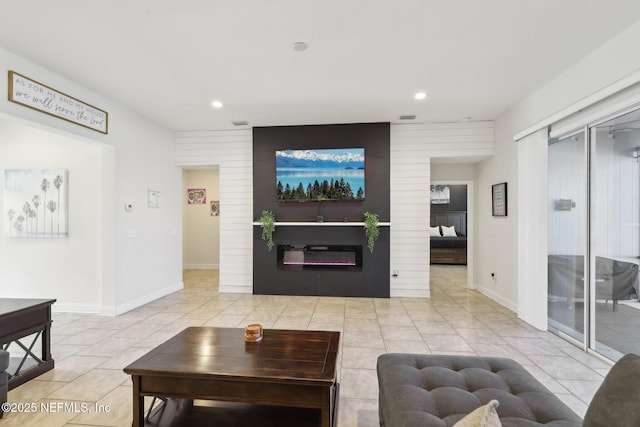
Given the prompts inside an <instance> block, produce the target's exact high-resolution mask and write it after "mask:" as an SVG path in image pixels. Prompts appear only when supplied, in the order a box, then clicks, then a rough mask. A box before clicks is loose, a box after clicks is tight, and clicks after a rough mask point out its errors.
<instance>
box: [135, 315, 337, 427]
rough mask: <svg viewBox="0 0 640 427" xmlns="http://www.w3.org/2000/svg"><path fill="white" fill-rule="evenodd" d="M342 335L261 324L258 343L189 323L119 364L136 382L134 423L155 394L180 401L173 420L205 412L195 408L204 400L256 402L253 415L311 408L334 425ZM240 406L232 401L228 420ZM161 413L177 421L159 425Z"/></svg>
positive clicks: (239, 332) (326, 426) (235, 332)
mask: <svg viewBox="0 0 640 427" xmlns="http://www.w3.org/2000/svg"><path fill="white" fill-rule="evenodd" d="M339 340H340V332H329V331H298V330H277V329H265V330H264V338H263V340H262V341H261V342H258V343H245V341H244V329H235V328H213V327H210V328H208V327H193V328H187V329H185V330H184V331H182V332H180V333H179V334H178V335H176V336H174V337H173V338H171V339H169V340H168V341H167V342H165V343H163V344H161V345H159V346H158V347H156V348H155V349H153V350H151V351H150V352H149V353H147V354H146V355H144V356H142V357H141V358H140V359H138V360H136V361H135V362H133V363H131V364H130V365H129V366H127V367H126V368H124V372H126V373H127V374H130V375H131V377H132V380H133V425H134V426H144V425H145V419H144V413H143V411H144V396H158V397H163V398H169V399H170V402H171V401H172V400H173V399H179V400H176V401H174V402H179V403H178V404H175V403H174V404H173V406H172V409H171V410H169V411H165V412H168V413H169V412H170V413H171V414H170V415H171V418H174V419H180V418H181V419H184V420H188V419H189V417H190V416H195V415H193V413H196V412H197V416H198V417H200V416H204V415H203V414H204V413H205V412H206V410H207V408H206V407H204V406H195V407H194V405H193V400H194V399H202V400H215V401H226V402H243V403H246V404H251V405H254V406H256V405H259V406H257V408H258V409H255V408H253V409H250V410H247V411H246V412H247V413H249V414H251V416H254V417H255V416H256V414H260V413H262V412H261V411H262V410H263V409H264V408H269V407H265V406H262V405H271V406H272V407H274V408H277V409H278V410H280V411H282V410H283V409H284V410H286V408H283V407H289V408H292V409H291V411H292V413H295V412H296V411H300V410H301V409H303V408H312V409H315V411H314V412H316V413H318V412H319V414H318V416H317V419H318V423H317V424H319V425H320V426H322V427H330V426H334V425H335V418H336V414H337V411H336V407H337V401H338V390H339V386H338V382H337V381H336V358H337V355H338V343H339ZM180 399H184V400H186V402H188V403H187V404H184V401H182V400H180ZM167 406H169V405H167ZM231 406H233V405H231ZM247 406H249V405H247ZM194 408H196V409H194ZM211 408H212V410H215V411H216V412H215V416H216V425H232V424H234V423H231V422H229V423H228V424H225V422H224V421H222V418H220V417H222V416H223V414H221V412H220V407H211ZM294 408H295V409H294ZM164 409H165V408H163V410H164ZM239 411H240V410H239V409H238V405H237V404H236V406H233V410H232V412H233V417H237V416H238V413H239ZM160 412H162V411H156V420H154V421H153V425H163V424H166V425H175V424H176V423H175V422H173V421H171V422H168V421H166V420H165V421H163V422H160V421H159V418H160V417H162V416H163V414H161V413H160ZM189 412H191V414H189ZM240 412H242V411H240ZM264 413H265V415H264V416H265V417H266V416H269V415H266V412H264ZM280 413H282V412H280ZM260 416H262V415H260ZM278 416H279V415H278ZM165 418H166V417H165ZM234 419H235V418H234ZM192 420H193V418H192ZM184 423H185V425H188V423H189V421H184ZM150 424H151V423H150ZM177 424H178V425H180V423H179V422H178V423H177ZM234 425H235V424H234ZM238 425H242V424H238ZM275 425H277V424H275Z"/></svg>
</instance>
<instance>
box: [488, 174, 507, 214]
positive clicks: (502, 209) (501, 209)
mask: <svg viewBox="0 0 640 427" xmlns="http://www.w3.org/2000/svg"><path fill="white" fill-rule="evenodd" d="M491 214H492V215H493V216H507V183H506V182H501V183H500V184H494V185H492V186H491Z"/></svg>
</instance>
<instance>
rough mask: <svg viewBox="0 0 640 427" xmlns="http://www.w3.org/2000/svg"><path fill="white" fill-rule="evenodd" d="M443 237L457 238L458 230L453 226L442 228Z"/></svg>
mask: <svg viewBox="0 0 640 427" xmlns="http://www.w3.org/2000/svg"><path fill="white" fill-rule="evenodd" d="M441 228H442V236H443V237H456V236H457V234H456V228H455V226H453V225H452V226H451V227H447V226H444V225H443V226H442V227H441Z"/></svg>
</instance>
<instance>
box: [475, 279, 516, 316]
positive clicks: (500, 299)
mask: <svg viewBox="0 0 640 427" xmlns="http://www.w3.org/2000/svg"><path fill="white" fill-rule="evenodd" d="M476 290H477V291H478V292H480V293H481V294H483V295H486V296H487V297H489V298H491V299H492V300H494V301H495V302H497V303H498V304H501V305H504V306H505V307H507V308H508V309H509V310H511V311H513V312H515V313H517V312H518V304H517V303H514V302H513V301H509V300H508V299H506V298H503V297H502V296H501V295H499V294H497V293H495V292H493V291H492V290H491V289H487V288H485V287H483V286H478V285H477V284H476Z"/></svg>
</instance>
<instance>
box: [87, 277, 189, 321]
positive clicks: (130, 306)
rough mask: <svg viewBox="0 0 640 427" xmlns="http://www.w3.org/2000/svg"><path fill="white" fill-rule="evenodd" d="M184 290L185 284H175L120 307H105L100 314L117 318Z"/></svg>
mask: <svg viewBox="0 0 640 427" xmlns="http://www.w3.org/2000/svg"><path fill="white" fill-rule="evenodd" d="M183 288H184V283H183V282H178V283H175V284H173V285H169V286H167V287H165V288H162V289H158V290H157V291H155V292H151V293H150V294H147V295H144V296H142V297H140V298H136V299H134V300H132V301H127V302H126V303H124V304H120V305H119V306H116V307H115V308H112V307H104V309H103V310H101V311H100V314H106V315H112V316H117V315H119V314H122V313H126V312H127V311H131V310H133V309H134V308H138V307H140V306H142V305H145V304H147V303H150V302H151V301H155V300H157V299H158V298H162V297H164V296H167V295H169V294H172V293H174V292H177V291H179V290H181V289H183ZM111 313H113V314H111Z"/></svg>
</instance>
